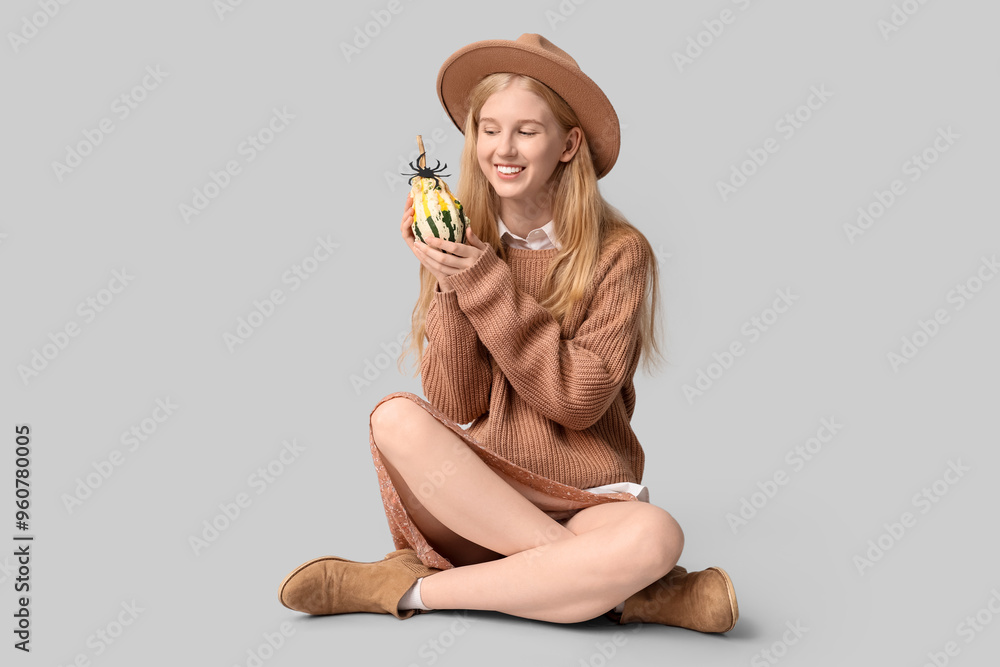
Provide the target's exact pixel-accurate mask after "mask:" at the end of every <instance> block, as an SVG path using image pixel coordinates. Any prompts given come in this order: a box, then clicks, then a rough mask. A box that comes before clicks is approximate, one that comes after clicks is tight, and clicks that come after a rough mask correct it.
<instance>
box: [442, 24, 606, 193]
mask: <svg viewBox="0 0 1000 667" xmlns="http://www.w3.org/2000/svg"><path fill="white" fill-rule="evenodd" d="M494 72H514V73H515V74H525V75H527V76H530V77H532V78H534V79H538V80H539V81H541V82H542V83H544V84H545V85H546V86H548V87H549V88H551V89H552V90H554V91H556V93H558V94H559V96H560V97H562V98H563V99H564V100H566V102H567V103H568V104H569V106H570V107H572V109H573V111H575V112H576V115H577V116H578V117H579V118H580V125H581V127H582V129H583V132H584V134H586V135H587V143H588V145H589V146H590V151H591V153H592V154H593V156H594V171H596V172H597V178H602V177H603V176H605V175H606V174H607V173H608V172H609V171H611V168H612V167H613V166H615V162H616V161H617V160H618V149H619V148H620V146H621V128H620V127H619V124H618V114H616V113H615V108H614V107H613V106H611V101H610V100H608V97H607V95H605V94H604V91H602V90H601V89H600V87H598V85H597V84H596V83H594V82H593V81H592V80H591V79H590V77H589V76H587V75H586V74H584V73H583V71H582V70H581V69H580V66H579V65H577V64H576V61H575V60H573V58H572V57H570V55H569V54H568V53H566V52H565V51H563V50H562V49H560V48H559V47H558V46H556V45H555V44H553V43H552V42H550V41H549V40H547V39H546V38H545V37H542V36H541V35H537V34H535V33H525V34H523V35H521V36H520V37H518V38H517V40H516V41H511V40H509V39H487V40H484V41H481V42H474V43H472V44H469V45H468V46H463V47H462V48H460V49H459V50H458V51H455V53H453V54H451V56H449V57H448V59H447V60H446V61H444V64H443V65H441V70H440V71H439V72H438V78H437V91H438V98H440V100H441V104H442V105H444V108H445V111H447V112H448V115H449V116H450V117H451V120H452V122H453V123H455V125H456V126H457V127H458V129H459V131H460V132H464V131H465V127H464V122H465V117H466V116H467V115H468V113H469V91H470V90H472V87H473V86H475V85H476V84H477V83H479V81H480V79H482V78H483V77H485V76H487V75H489V74H493V73H494Z"/></svg>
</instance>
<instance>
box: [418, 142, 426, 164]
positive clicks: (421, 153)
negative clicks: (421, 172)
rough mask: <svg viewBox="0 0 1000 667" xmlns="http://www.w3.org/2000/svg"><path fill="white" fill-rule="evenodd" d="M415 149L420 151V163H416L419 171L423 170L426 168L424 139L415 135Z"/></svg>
mask: <svg viewBox="0 0 1000 667" xmlns="http://www.w3.org/2000/svg"><path fill="white" fill-rule="evenodd" d="M417 148H418V149H420V162H418V163H417V164H418V165H419V166H420V168H421V169H423V168H424V167H426V166H427V156H426V155H424V153H425V151H424V138H423V137H422V136H420V135H419V134H418V135H417Z"/></svg>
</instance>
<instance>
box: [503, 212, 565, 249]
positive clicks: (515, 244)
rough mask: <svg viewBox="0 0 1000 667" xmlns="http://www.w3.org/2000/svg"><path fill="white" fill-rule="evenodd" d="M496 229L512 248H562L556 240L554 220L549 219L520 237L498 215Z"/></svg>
mask: <svg viewBox="0 0 1000 667" xmlns="http://www.w3.org/2000/svg"><path fill="white" fill-rule="evenodd" d="M497 231H498V232H499V233H500V238H501V239H502V240H503V241H504V242H506V243H507V245H509V246H511V247H512V248H525V249H528V250H545V249H546V248H560V249H561V248H562V245H561V244H560V243H559V242H558V240H556V225H555V221H554V220H549V221H548V222H546V223H545V224H544V225H542V226H541V227H539V228H538V229H532V230H531V231H530V232H528V238H521V237H520V236H518V235H517V234H515V233H514V232H512V231H510V230H509V229H507V225H505V224H503V220H501V219H500V216H497Z"/></svg>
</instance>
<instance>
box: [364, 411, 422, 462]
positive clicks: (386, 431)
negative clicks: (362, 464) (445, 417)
mask: <svg viewBox="0 0 1000 667" xmlns="http://www.w3.org/2000/svg"><path fill="white" fill-rule="evenodd" d="M414 409H419V408H417V406H415V405H413V402H412V401H410V400H409V399H407V398H403V397H402V396H398V397H396V398H390V399H389V400H387V401H384V402H383V403H381V404H379V406H378V407H377V408H375V409H374V410H373V411H372V413H371V430H372V436H373V437H374V439H375V446H376V447H378V449H379V451H381V452H382V453H383V454H386V455H387V456H391V455H392V452H393V448H394V446H395V444H396V443H398V442H400V440H401V439H402V438H401V436H402V434H403V433H405V432H406V430H407V424H408V423H411V422H412V421H413V410H414Z"/></svg>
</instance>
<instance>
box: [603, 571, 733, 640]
mask: <svg viewBox="0 0 1000 667" xmlns="http://www.w3.org/2000/svg"><path fill="white" fill-rule="evenodd" d="M739 617H740V609H739V605H738V604H737V602H736V591H735V590H734V589H733V582H732V580H731V579H730V578H729V575H728V574H726V572H725V570H723V569H722V568H720V567H710V568H708V569H707V570H702V571H701V572H681V573H678V572H676V568H675V570H673V571H671V572H670V574H668V575H666V576H665V577H662V578H660V579H658V580H657V581H654V582H653V583H651V584H650V585H649V586H646V587H645V588H644V589H642V590H641V591H639V592H637V593H635V594H634V595H632V596H630V597H629V598H628V599H627V600H625V609H624V611H623V612H622V614H621V618H620V619H619V623H622V624H624V623H660V624H662V625H673V626H677V627H681V628H688V629H690V630H697V631H698V632H729V631H730V630H732V629H733V628H734V627H736V621H737V620H738V619H739Z"/></svg>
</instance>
